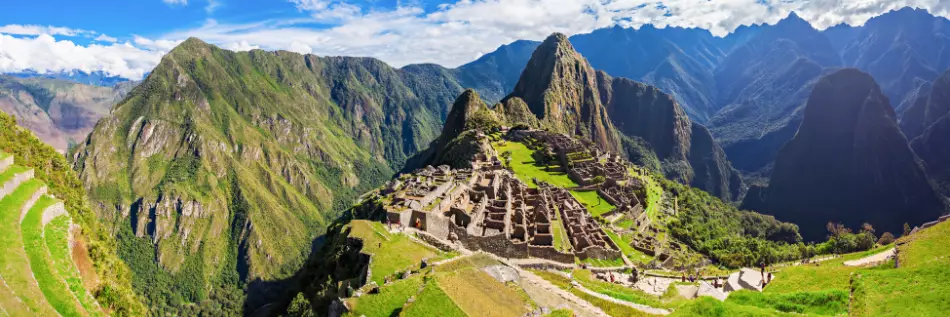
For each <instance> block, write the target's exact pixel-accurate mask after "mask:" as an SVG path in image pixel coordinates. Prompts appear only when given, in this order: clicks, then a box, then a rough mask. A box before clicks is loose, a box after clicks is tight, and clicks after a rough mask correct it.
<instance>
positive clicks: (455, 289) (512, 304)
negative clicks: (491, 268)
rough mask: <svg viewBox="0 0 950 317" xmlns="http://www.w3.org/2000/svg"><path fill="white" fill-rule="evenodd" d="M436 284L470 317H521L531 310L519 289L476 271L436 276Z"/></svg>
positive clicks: (468, 269) (466, 270)
mask: <svg viewBox="0 0 950 317" xmlns="http://www.w3.org/2000/svg"><path fill="white" fill-rule="evenodd" d="M437 271H438V270H437ZM439 272H441V271H439ZM438 284H439V285H440V287H441V288H442V290H443V291H445V293H446V294H447V295H448V296H449V297H450V298H451V299H452V301H453V302H454V303H455V304H456V305H458V307H459V308H460V309H461V310H462V311H464V312H465V313H466V314H468V315H469V316H498V317H520V316H523V315H524V314H525V313H527V312H529V311H530V310H529V308H530V307H532V303H531V300H530V299H529V298H528V295H527V294H525V293H524V291H523V290H521V288H520V287H518V286H514V285H505V284H502V283H501V282H499V281H497V280H495V279H494V278H492V277H491V276H490V275H488V274H487V273H485V272H482V271H481V270H479V269H475V268H464V269H461V270H458V271H454V272H447V273H439V274H438Z"/></svg>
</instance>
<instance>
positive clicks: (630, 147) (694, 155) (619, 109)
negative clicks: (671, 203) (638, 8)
mask: <svg viewBox="0 0 950 317" xmlns="http://www.w3.org/2000/svg"><path fill="white" fill-rule="evenodd" d="M598 78H599V81H600V87H601V88H600V89H601V91H600V96H601V100H602V102H603V103H604V104H605V105H606V106H607V113H608V115H609V116H610V119H611V121H613V123H614V126H616V127H617V130H618V131H619V132H620V133H621V134H622V135H623V140H624V148H625V150H626V152H627V154H628V156H630V157H631V158H633V159H634V161H635V162H636V163H638V164H640V165H644V166H656V165H662V170H663V173H664V174H665V175H666V177H667V178H669V179H673V180H676V181H679V182H681V183H685V184H691V185H692V186H694V187H698V188H700V189H703V190H705V191H707V192H709V193H710V194H712V195H714V196H717V197H720V198H722V199H723V200H725V201H735V200H737V199H739V196H740V195H741V193H742V190H743V182H742V179H741V178H740V176H739V173H738V171H736V170H735V169H733V168H732V165H730V164H729V161H728V160H726V155H725V153H724V152H723V151H722V148H721V147H719V144H718V143H717V142H716V141H715V140H713V138H712V135H711V134H710V133H709V130H707V129H706V128H705V127H703V126H702V125H700V124H698V123H695V122H691V121H690V119H689V117H688V116H687V115H686V114H685V111H684V110H683V108H682V107H680V106H679V103H677V102H676V100H675V99H674V98H673V97H672V96H670V95H668V94H665V93H663V92H662V91H660V89H659V88H656V87H653V86H649V85H646V84H643V83H638V82H635V81H632V80H629V79H626V78H621V77H617V78H612V77H610V76H609V75H607V74H606V73H604V72H599V73H598ZM644 152H651V153H646V154H645V153H644ZM638 158H640V159H638ZM651 159H652V160H657V162H651Z"/></svg>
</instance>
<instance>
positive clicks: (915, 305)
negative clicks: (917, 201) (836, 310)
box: [851, 222, 950, 317]
mask: <svg viewBox="0 0 950 317" xmlns="http://www.w3.org/2000/svg"><path fill="white" fill-rule="evenodd" d="M948 237H950V222H943V223H940V224H937V225H935V226H933V227H931V228H927V229H925V230H922V231H920V232H917V233H916V234H914V235H911V236H908V237H904V238H901V241H902V242H904V244H903V245H902V246H901V249H900V252H899V253H898V256H899V257H900V259H899V262H900V268H893V266H889V265H892V263H893V262H890V263H888V264H885V265H882V266H881V267H879V268H876V269H875V268H871V269H862V270H860V271H858V272H856V273H855V274H854V279H853V283H852V289H853V290H854V292H853V296H852V300H851V315H852V316H858V317H864V316H946V315H947V312H948V311H950V300H947V299H948V296H950V295H948V294H950V259H948V257H950V256H948V254H950V246H948V244H950V243H948V241H950V238H948Z"/></svg>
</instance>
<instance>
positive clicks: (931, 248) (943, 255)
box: [899, 221, 950, 269]
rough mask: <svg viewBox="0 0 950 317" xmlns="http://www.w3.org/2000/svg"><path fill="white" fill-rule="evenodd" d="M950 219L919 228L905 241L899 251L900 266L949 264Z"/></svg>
mask: <svg viewBox="0 0 950 317" xmlns="http://www.w3.org/2000/svg"><path fill="white" fill-rule="evenodd" d="M948 237H950V221H945V222H942V223H939V224H936V225H934V226H933V227H930V228H927V229H924V230H921V231H919V232H917V233H916V234H914V235H912V236H908V237H906V238H901V240H902V241H907V242H906V244H905V245H904V246H903V247H902V248H901V252H900V253H899V257H900V259H899V260H900V266H901V268H908V269H910V268H918V267H927V266H938V265H939V266H950V256H948V255H950V238H948Z"/></svg>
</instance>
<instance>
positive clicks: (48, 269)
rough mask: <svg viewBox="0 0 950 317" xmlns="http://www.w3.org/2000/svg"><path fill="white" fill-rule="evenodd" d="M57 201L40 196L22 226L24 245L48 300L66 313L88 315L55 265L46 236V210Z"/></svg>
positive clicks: (41, 288)
mask: <svg viewBox="0 0 950 317" xmlns="http://www.w3.org/2000/svg"><path fill="white" fill-rule="evenodd" d="M56 202H57V201H56V200H54V199H52V198H50V197H49V196H43V197H40V199H39V200H38V201H37V202H36V204H35V205H33V208H31V209H30V211H29V212H28V213H27V214H26V217H24V218H23V222H22V223H20V229H21V230H22V233H23V248H24V250H25V251H26V255H27V257H29V258H30V268H31V269H32V271H33V277H34V278H36V281H37V283H38V284H39V287H40V290H41V291H42V292H43V295H45V297H46V300H47V301H48V302H49V303H50V305H52V306H53V308H55V309H56V311H57V312H59V313H60V315H63V316H85V315H87V314H86V312H85V310H84V309H83V308H82V306H81V305H80V304H79V303H78V302H77V301H76V299H75V297H73V294H72V292H71V291H70V290H69V286H68V285H67V284H66V280H65V279H63V278H62V277H61V276H59V274H57V272H56V271H55V270H54V269H53V264H52V263H53V260H52V259H51V258H50V252H49V250H48V249H47V247H46V239H44V238H43V210H45V209H46V208H47V207H49V206H52V205H53V204H55V203H56Z"/></svg>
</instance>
